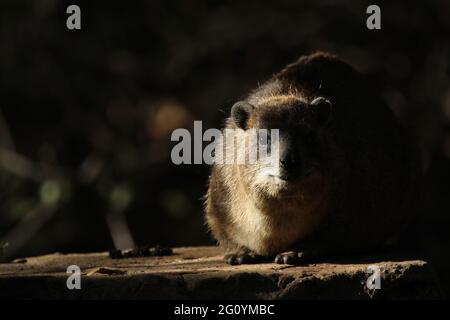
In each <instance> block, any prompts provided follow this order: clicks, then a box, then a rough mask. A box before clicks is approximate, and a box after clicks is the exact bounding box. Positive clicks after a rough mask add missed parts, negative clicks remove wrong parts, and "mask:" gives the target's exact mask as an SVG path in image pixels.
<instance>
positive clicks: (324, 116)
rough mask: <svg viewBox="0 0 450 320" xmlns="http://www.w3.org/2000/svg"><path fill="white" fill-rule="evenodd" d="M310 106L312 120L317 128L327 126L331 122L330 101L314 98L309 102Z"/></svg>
mask: <svg viewBox="0 0 450 320" xmlns="http://www.w3.org/2000/svg"><path fill="white" fill-rule="evenodd" d="M310 104H311V106H313V108H312V109H313V110H312V112H313V115H314V120H315V122H316V123H317V124H318V125H319V126H324V125H327V124H328V123H329V122H330V121H331V116H332V107H333V106H332V104H331V102H330V100H328V99H325V98H324V97H318V98H315V99H314V100H313V101H311V103H310Z"/></svg>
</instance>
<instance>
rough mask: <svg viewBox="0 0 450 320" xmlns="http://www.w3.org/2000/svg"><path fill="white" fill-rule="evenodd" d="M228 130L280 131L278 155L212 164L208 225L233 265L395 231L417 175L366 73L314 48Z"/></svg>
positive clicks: (251, 99) (355, 243) (334, 247)
mask: <svg viewBox="0 0 450 320" xmlns="http://www.w3.org/2000/svg"><path fill="white" fill-rule="evenodd" d="M226 128H228V129H237V131H238V139H239V137H241V138H245V137H246V135H248V132H250V131H251V129H279V141H280V147H279V150H278V151H279V161H277V162H276V163H271V164H269V165H267V164H266V163H261V162H256V163H252V164H249V163H244V164H236V163H231V164H215V165H213V167H212V173H211V176H210V181H209V189H208V193H207V195H206V221H207V224H208V226H209V228H210V230H211V232H212V234H213V235H214V237H215V238H216V239H217V240H218V242H219V243H220V245H221V246H223V248H224V249H225V252H226V259H227V261H228V262H229V263H232V264H234V263H251V262H254V261H257V259H259V258H263V259H273V258H274V257H275V258H276V261H277V262H279V263H291V262H297V261H299V258H300V257H302V256H303V257H306V256H308V255H310V256H312V255H326V254H340V253H354V252H362V251H369V250H372V249H374V248H377V247H379V246H381V245H383V244H385V243H386V242H388V241H390V239H391V238H393V237H395V236H396V234H397V233H398V232H399V231H400V229H401V228H402V226H403V225H404V224H405V221H406V218H407V217H408V212H407V208H406V205H407V204H408V203H409V202H410V200H411V199H412V197H413V193H414V189H415V188H414V187H415V185H416V180H417V178H418V172H419V170H418V163H417V161H416V160H415V159H416V157H415V153H414V152H413V151H412V148H410V146H409V143H408V141H407V139H406V137H405V135H404V133H403V131H402V130H401V128H400V127H399V125H398V124H397V122H396V120H395V118H394V116H393V115H392V113H391V112H390V110H389V109H388V108H387V107H386V106H385V105H384V104H382V103H381V102H380V101H379V100H378V98H377V96H376V95H375V94H374V93H373V92H371V90H370V88H368V86H367V85H366V84H365V83H364V81H363V79H362V76H361V75H360V74H359V73H358V72H357V71H356V70H354V69H353V68H352V67H351V66H349V65H348V64H346V63H344V62H343V61H341V60H339V59H338V58H337V57H335V56H332V55H329V54H325V53H316V54H313V55H310V56H304V57H301V58H300V59H299V60H298V61H297V62H295V63H293V64H291V65H288V66H287V67H286V68H285V69H284V70H282V71H281V72H280V73H278V74H276V75H275V76H274V77H272V79H270V80H269V81H268V82H266V83H265V84H264V85H263V86H261V87H260V88H258V89H257V90H255V91H254V92H253V93H251V94H250V95H249V96H248V97H247V99H245V101H240V102H238V103H236V104H235V105H234V106H233V108H232V110H231V115H230V117H229V118H228V120H227V123H226Z"/></svg>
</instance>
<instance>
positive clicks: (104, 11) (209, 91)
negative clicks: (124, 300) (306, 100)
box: [0, 0, 450, 266]
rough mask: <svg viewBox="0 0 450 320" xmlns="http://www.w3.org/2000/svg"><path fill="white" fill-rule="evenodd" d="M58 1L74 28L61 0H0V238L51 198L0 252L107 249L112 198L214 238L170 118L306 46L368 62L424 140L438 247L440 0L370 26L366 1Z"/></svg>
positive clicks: (214, 109)
mask: <svg viewBox="0 0 450 320" xmlns="http://www.w3.org/2000/svg"><path fill="white" fill-rule="evenodd" d="M72 3H74V4H76V3H77V4H79V5H80V7H81V11H82V30H80V31H69V30H67V29H66V27H65V19H66V17H67V15H66V13H65V9H66V6H67V5H68V4H69V3H68V2H65V1H57V0H38V1H31V0H30V1H25V0H3V1H1V3H0V44H1V45H0V46H1V49H0V148H1V149H0V151H1V152H0V167H1V169H0V240H1V239H2V236H3V235H5V234H7V233H8V232H9V231H10V230H14V228H16V227H18V226H20V224H21V223H22V222H23V221H26V217H27V216H28V215H29V214H30V212H33V211H34V210H35V209H36V208H44V209H45V208H49V207H53V206H55V207H56V208H57V209H56V211H55V212H54V214H53V216H51V217H50V218H49V220H48V221H47V222H46V223H45V224H44V225H43V226H42V228H40V229H39V230H38V231H37V232H36V233H35V234H33V235H30V236H31V238H30V239H29V241H27V242H26V243H24V245H23V246H21V247H20V250H18V251H17V252H15V253H14V255H30V254H41V253H45V252H51V251H63V252H67V251H97V250H105V249H109V248H111V247H113V241H112V238H113V237H112V235H111V233H110V231H111V230H110V229H109V228H110V226H109V225H108V223H107V220H108V219H107V217H108V214H111V212H112V214H113V218H112V219H110V220H108V221H119V226H120V228H118V230H126V229H123V222H124V221H125V222H126V223H127V225H128V226H129V232H130V235H131V236H132V237H133V238H134V240H135V241H136V242H137V243H140V244H147V243H148V244H155V243H161V244H164V245H196V244H207V243H213V242H212V240H211V239H210V238H209V236H208V234H207V230H206V229H205V228H204V225H203V218H202V201H201V197H202V196H203V194H204V193H205V191H206V181H207V176H208V167H207V166H203V165H192V166H175V165H173V164H171V162H170V149H171V146H172V143H171V142H170V133H171V132H172V130H173V129H175V128H180V127H186V128H188V129H192V128H191V126H192V124H193V120H196V119H198V120H203V128H204V129H207V128H209V127H220V126H221V124H222V123H223V119H224V118H225V116H226V115H227V112H228V107H229V105H230V103H232V102H233V101H235V100H237V99H239V98H240V97H242V96H243V95H245V94H246V93H247V92H248V91H249V90H251V89H252V88H254V87H255V86H257V85H258V84H260V83H262V82H263V81H264V80H265V79H267V78H268V77H270V76H271V75H272V74H273V73H274V72H276V71H278V70H279V69H280V68H282V67H283V66H285V65H286V64H287V63H289V62H291V61H293V60H295V59H297V58H298V56H300V55H302V54H307V53H310V52H312V51H316V50H326V51H331V52H334V53H336V54H338V55H339V56H341V57H342V58H343V59H345V60H347V61H349V62H350V63H352V64H353V65H355V67H357V68H358V69H359V70H361V71H362V72H364V73H365V74H367V75H368V80H369V81H370V82H371V84H372V85H373V86H374V88H376V89H377V90H379V92H380V93H381V96H382V98H383V99H384V100H385V101H386V102H387V103H388V104H389V105H390V106H391V108H392V109H393V111H394V112H395V114H396V115H397V116H398V117H399V119H400V120H401V121H402V123H403V124H404V125H405V127H406V128H407V129H408V130H409V132H410V133H411V134H412V135H413V136H414V137H415V139H416V142H417V144H418V145H421V146H423V147H424V149H425V150H427V152H428V154H430V155H431V157H430V159H432V161H431V167H430V171H429V176H428V178H427V181H426V184H427V190H429V191H428V194H427V197H428V198H427V200H428V201H427V204H426V205H425V207H424V208H423V212H424V214H423V217H422V219H423V221H422V224H421V232H423V233H424V234H425V235H426V239H427V241H429V247H430V248H433V250H434V251H433V252H432V255H434V256H442V255H443V252H448V249H449V247H450V239H449V235H448V227H449V224H450V222H449V221H450V218H449V216H448V214H449V212H450V203H449V202H450V200H449V194H450V166H449V158H450V79H449V68H450V66H449V62H450V60H449V59H450V43H449V40H448V39H449V36H450V19H448V17H449V13H450V2H448V1H438V0H431V1H426V2H424V1H419V0H412V1H407V2H406V1H405V2H403V3H402V2H399V1H396V2H388V3H380V4H379V5H380V6H381V9H382V30H377V31H369V30H367V28H366V27H365V22H366V17H367V15H366V13H365V12H366V8H367V6H368V5H369V4H372V3H371V2H369V1H359V2H357V3H356V2H352V1H345V0H327V1H294V0H292V1H271V2H269V1H256V0H251V1H222V2H220V3H219V2H215V1H206V0H195V1H181V0H180V1H133V2H132V3H125V2H106V1H83V2H81V1H71V2H70V4H72ZM380 125H382V124H380ZM44 212H45V211H44ZM425 212H426V214H425ZM120 214H122V215H123V217H121V218H120V217H119V218H117V216H116V215H120ZM124 232H125V231H124ZM443 263H444V265H445V266H449V265H450V262H449V260H448V259H447V260H445V261H444V262H443Z"/></svg>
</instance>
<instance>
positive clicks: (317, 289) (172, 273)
mask: <svg viewBox="0 0 450 320" xmlns="http://www.w3.org/2000/svg"><path fill="white" fill-rule="evenodd" d="M173 251H174V254H173V255H171V256H166V257H144V258H127V259H117V260H115V259H111V258H109V256H108V254H107V253H91V254H68V255H63V254H51V255H45V256H40V257H31V258H27V259H26V261H25V262H24V260H22V261H21V263H17V262H16V263H14V262H12V263H6V264H0V298H25V299H27V298H37V299H103V298H105V299H222V298H223V299H244V298H249V299H410V298H413V299H433V298H442V297H443V296H442V293H441V290H440V288H439V284H438V281H437V278H436V276H435V273H434V271H433V269H432V268H431V266H430V265H429V264H427V263H426V262H425V261H422V260H414V259H406V258H396V259H394V258H392V257H385V258H373V257H372V258H361V257H360V258H355V259H347V260H341V261H336V260H335V261H328V262H321V263H315V264H308V265H303V266H288V265H278V264H274V263H264V264H254V265H243V266H229V265H226V264H225V263H224V262H223V261H222V255H221V252H220V250H219V249H218V248H216V247H186V248H175V249H174V250H173ZM69 265H77V266H79V267H80V268H81V272H82V276H81V289H80V290H69V289H67V286H66V280H67V278H68V276H69V274H67V273H66V270H67V267H68V266H69ZM369 265H377V266H378V267H379V268H380V270H381V289H380V290H369V289H368V288H367V286H366V279H367V277H368V276H369V275H368V273H366V272H367V267H368V266H369Z"/></svg>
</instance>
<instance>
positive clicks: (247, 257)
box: [224, 248, 270, 265]
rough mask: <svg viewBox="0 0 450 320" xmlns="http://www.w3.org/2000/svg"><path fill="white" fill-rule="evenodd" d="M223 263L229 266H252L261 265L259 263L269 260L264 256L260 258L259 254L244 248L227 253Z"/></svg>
mask: <svg viewBox="0 0 450 320" xmlns="http://www.w3.org/2000/svg"><path fill="white" fill-rule="evenodd" d="M224 259H225V262H226V263H228V264H231V265H237V264H254V263H261V262H267V261H269V260H270V258H268V257H266V256H262V255H259V254H256V253H255V252H253V251H251V250H249V249H246V248H240V249H237V250H232V251H228V250H227V253H226V254H225V256H224Z"/></svg>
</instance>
